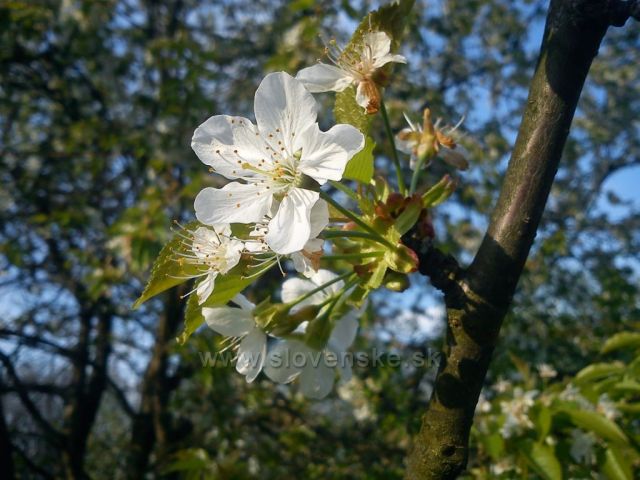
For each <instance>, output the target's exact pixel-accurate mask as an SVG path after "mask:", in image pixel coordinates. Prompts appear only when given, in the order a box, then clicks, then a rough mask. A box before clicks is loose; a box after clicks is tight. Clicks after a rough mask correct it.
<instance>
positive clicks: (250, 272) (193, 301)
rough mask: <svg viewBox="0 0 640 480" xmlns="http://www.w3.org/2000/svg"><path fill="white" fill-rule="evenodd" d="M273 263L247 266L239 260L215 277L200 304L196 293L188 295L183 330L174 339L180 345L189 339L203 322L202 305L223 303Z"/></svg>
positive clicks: (210, 305)
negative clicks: (214, 281)
mask: <svg viewBox="0 0 640 480" xmlns="http://www.w3.org/2000/svg"><path fill="white" fill-rule="evenodd" d="M273 265H275V261H274V262H273V263H271V264H270V265H269V266H267V267H265V266H264V265H262V266H259V267H248V266H247V265H246V263H244V262H241V263H240V264H239V265H237V266H236V267H234V268H233V269H232V270H230V271H229V272H228V273H226V274H225V275H220V276H218V278H216V283H215V286H214V288H213V293H212V294H211V295H210V296H209V298H208V299H207V300H206V301H205V302H204V303H203V304H202V305H198V298H197V295H195V294H192V295H190V296H189V300H188V301H187V305H186V308H185V314H184V317H185V318H184V330H183V331H182V333H181V334H180V336H179V337H178V338H177V339H176V340H177V342H178V343H179V344H180V345H184V344H185V342H186V341H187V340H189V337H190V336H191V334H193V332H195V331H196V330H197V329H198V328H199V327H200V325H202V324H203V323H204V317H203V316H202V307H215V306H217V305H225V304H226V303H227V302H229V300H231V299H232V298H233V297H234V296H236V294H238V293H240V292H241V291H242V290H244V289H245V288H246V287H248V286H249V285H251V284H252V283H253V282H255V281H256V280H257V279H258V278H260V277H261V276H262V275H264V273H265V272H266V271H267V270H269V269H270V268H271V267H272V266H273Z"/></svg>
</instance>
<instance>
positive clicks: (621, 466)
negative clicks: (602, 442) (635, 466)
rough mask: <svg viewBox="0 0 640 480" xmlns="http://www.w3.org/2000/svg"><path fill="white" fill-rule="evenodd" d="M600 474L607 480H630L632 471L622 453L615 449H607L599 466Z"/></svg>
mask: <svg viewBox="0 0 640 480" xmlns="http://www.w3.org/2000/svg"><path fill="white" fill-rule="evenodd" d="M600 468H601V470H602V473H604V475H605V476H606V478H608V479H609V480H632V479H633V471H632V469H631V465H630V464H629V461H628V459H627V458H626V457H625V455H624V453H622V452H621V451H620V449H618V448H616V447H610V448H608V449H607V451H606V453H605V455H604V459H603V462H602V464H601V467H600Z"/></svg>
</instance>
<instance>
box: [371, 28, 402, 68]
mask: <svg viewBox="0 0 640 480" xmlns="http://www.w3.org/2000/svg"><path fill="white" fill-rule="evenodd" d="M364 43H365V45H366V46H367V47H368V48H367V47H365V53H366V54H367V55H370V58H369V60H370V62H371V64H372V66H373V68H380V67H382V66H383V65H386V64H387V63H389V62H398V63H407V59H406V58H404V57H403V56H402V55H390V54H389V52H390V51H391V39H390V38H389V36H388V35H387V34H386V33H385V32H372V33H368V34H367V35H365V37H364Z"/></svg>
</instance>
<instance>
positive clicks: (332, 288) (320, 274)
mask: <svg viewBox="0 0 640 480" xmlns="http://www.w3.org/2000/svg"><path fill="white" fill-rule="evenodd" d="M337 276H338V275H336V274H335V273H333V272H332V271H331V270H326V269H321V270H318V271H317V272H316V273H314V274H313V276H311V277H310V280H311V281H312V282H313V283H314V285H315V286H314V287H313V288H315V287H319V286H321V285H324V284H325V283H327V282H330V281H331V280H333V279H335V278H336V277H337ZM343 287H344V282H343V281H342V280H340V281H338V282H334V283H332V284H331V285H329V286H328V287H326V288H325V289H324V290H322V291H323V292H325V294H326V295H330V294H332V293H337V292H339V291H340V290H342V288H343Z"/></svg>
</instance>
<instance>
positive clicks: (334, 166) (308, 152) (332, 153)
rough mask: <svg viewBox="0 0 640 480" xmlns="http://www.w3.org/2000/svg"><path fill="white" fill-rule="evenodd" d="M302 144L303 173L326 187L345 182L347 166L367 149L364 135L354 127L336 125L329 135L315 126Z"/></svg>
mask: <svg viewBox="0 0 640 480" xmlns="http://www.w3.org/2000/svg"><path fill="white" fill-rule="evenodd" d="M302 142H303V143H302V146H301V147H302V157H301V158H300V165H299V169H300V171H302V172H303V173H304V174H306V175H308V176H310V177H311V178H313V179H315V180H316V181H317V182H318V183H320V184H321V185H322V184H324V183H325V182H326V181H327V180H340V179H341V178H342V174H343V173H344V169H345V167H346V166H347V162H348V161H349V160H350V159H351V157H353V156H354V155H355V154H356V153H357V152H359V151H360V150H362V148H363V147H364V135H363V134H362V133H361V132H360V131H359V130H358V129H357V128H355V127H353V126H351V125H343V124H340V125H335V126H334V127H333V128H331V130H329V131H328V132H323V131H321V130H320V128H319V127H318V125H313V126H311V127H310V128H309V129H308V130H306V131H305V132H304V133H303V135H302Z"/></svg>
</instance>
